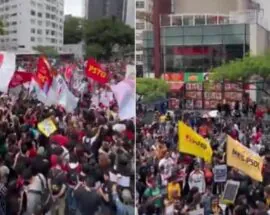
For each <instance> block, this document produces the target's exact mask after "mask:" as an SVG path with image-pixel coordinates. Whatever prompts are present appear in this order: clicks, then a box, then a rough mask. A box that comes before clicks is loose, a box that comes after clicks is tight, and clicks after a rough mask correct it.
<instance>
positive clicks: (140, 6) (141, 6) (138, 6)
mask: <svg viewBox="0 0 270 215" xmlns="http://www.w3.org/2000/svg"><path fill="white" fill-rule="evenodd" d="M136 8H144V1H137V2H136Z"/></svg>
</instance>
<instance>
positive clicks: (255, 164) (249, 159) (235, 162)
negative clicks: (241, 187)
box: [226, 136, 263, 182]
mask: <svg viewBox="0 0 270 215" xmlns="http://www.w3.org/2000/svg"><path fill="white" fill-rule="evenodd" d="M226 157H227V165H228V166H232V167H234V168H236V169H238V170H240V171H242V172H243V173H245V174H246V175H248V176H249V177H251V178H253V179H254V180H256V181H260V182H261V181H263V176H262V168H263V158H262V157H260V156H259V155H258V154H256V153H255V152H253V151H252V150H250V149H249V148H247V147H246V146H244V145H242V144H241V143H239V142H238V141H236V140H234V139H233V138H232V137H230V136H228V137H227V152H226Z"/></svg>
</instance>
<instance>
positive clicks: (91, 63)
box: [85, 58, 109, 84]
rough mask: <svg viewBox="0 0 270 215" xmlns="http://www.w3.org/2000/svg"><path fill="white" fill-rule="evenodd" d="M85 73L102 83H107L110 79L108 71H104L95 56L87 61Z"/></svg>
mask: <svg viewBox="0 0 270 215" xmlns="http://www.w3.org/2000/svg"><path fill="white" fill-rule="evenodd" d="M85 74H86V75H87V76H88V77H89V78H92V79H93V80H95V81H97V82H99V83H100V84H106V83H107V82H108V81H109V79H108V74H107V72H105V71H103V69H101V66H100V64H98V63H97V62H96V60H95V59H93V58H91V59H89V60H88V61H87V66H86V69H85Z"/></svg>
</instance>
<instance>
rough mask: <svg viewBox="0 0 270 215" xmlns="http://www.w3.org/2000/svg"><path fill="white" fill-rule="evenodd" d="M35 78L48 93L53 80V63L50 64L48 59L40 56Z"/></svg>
mask: <svg viewBox="0 0 270 215" xmlns="http://www.w3.org/2000/svg"><path fill="white" fill-rule="evenodd" d="M34 78H35V81H36V82H37V84H38V85H39V87H40V88H41V89H42V90H43V91H44V92H45V93H48V91H49V89H50V87H51V85H52V82H53V74H52V68H51V65H50V64H49V62H48V60H47V59H46V58H45V57H43V56H41V57H39V59H38V64H37V72H36V74H35V75H34Z"/></svg>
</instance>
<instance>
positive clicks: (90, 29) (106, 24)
mask: <svg viewBox="0 0 270 215" xmlns="http://www.w3.org/2000/svg"><path fill="white" fill-rule="evenodd" d="M83 34H84V40H85V43H86V45H87V47H88V48H87V56H88V57H89V56H91V47H94V48H95V50H94V51H93V52H95V54H96V56H95V57H96V58H104V59H109V58H110V57H112V55H113V47H115V45H118V46H119V47H121V48H122V47H126V46H130V45H134V29H132V28H130V27H129V26H128V25H125V24H124V23H122V22H121V21H119V20H117V19H114V18H104V19H100V20H96V21H86V22H85V24H84V33H83ZM97 47H98V48H97Z"/></svg>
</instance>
